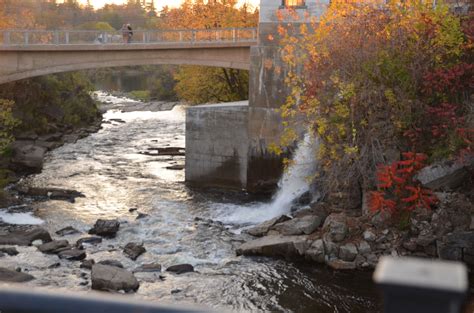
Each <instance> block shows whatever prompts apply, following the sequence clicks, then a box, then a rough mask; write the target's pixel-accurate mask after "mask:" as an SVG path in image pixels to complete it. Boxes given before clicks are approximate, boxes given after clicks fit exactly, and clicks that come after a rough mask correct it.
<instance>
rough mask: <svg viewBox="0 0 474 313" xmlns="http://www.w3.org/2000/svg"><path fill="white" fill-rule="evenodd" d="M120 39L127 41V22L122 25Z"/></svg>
mask: <svg viewBox="0 0 474 313" xmlns="http://www.w3.org/2000/svg"><path fill="white" fill-rule="evenodd" d="M121 31H122V40H123V43H127V42H128V28H127V24H123V25H122V29H121Z"/></svg>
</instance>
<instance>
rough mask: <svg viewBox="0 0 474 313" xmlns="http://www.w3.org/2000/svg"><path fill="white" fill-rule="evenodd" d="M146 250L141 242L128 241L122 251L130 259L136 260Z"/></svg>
mask: <svg viewBox="0 0 474 313" xmlns="http://www.w3.org/2000/svg"><path fill="white" fill-rule="evenodd" d="M145 252H146V249H145V248H144V247H143V244H138V243H135V242H129V243H127V245H126V246H125V248H124V249H123V253H125V255H126V256H128V257H129V258H130V259H132V260H134V261H135V260H136V259H137V258H138V257H139V256H140V255H142V254H143V253H145Z"/></svg>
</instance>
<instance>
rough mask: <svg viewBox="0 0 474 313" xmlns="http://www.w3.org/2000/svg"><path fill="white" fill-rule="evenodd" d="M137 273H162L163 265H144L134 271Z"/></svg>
mask: <svg viewBox="0 0 474 313" xmlns="http://www.w3.org/2000/svg"><path fill="white" fill-rule="evenodd" d="M133 271H134V272H135V273H155V272H161V264H159V263H150V264H143V265H141V266H139V267H137V268H136V269H134V270H133Z"/></svg>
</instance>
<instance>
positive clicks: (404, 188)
mask: <svg viewBox="0 0 474 313" xmlns="http://www.w3.org/2000/svg"><path fill="white" fill-rule="evenodd" d="M402 155H403V160H401V161H398V162H393V163H392V164H390V165H381V166H379V168H378V171H377V181H378V183H377V187H378V189H379V191H373V192H372V193H371V196H370V203H369V205H370V210H371V211H373V212H377V211H388V212H390V213H391V214H392V215H393V214H397V213H401V212H403V211H407V212H410V211H413V210H414V209H416V208H425V209H430V208H431V206H432V205H433V204H434V203H436V201H437V198H436V196H435V195H433V193H432V192H431V190H429V189H426V188H423V187H422V186H421V185H420V183H419V182H418V181H416V180H415V176H416V174H417V173H418V172H419V171H420V170H421V169H422V168H423V167H425V161H426V160H427V158H428V156H427V155H426V154H423V153H414V152H406V153H403V154H402Z"/></svg>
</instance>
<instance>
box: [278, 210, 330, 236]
mask: <svg viewBox="0 0 474 313" xmlns="http://www.w3.org/2000/svg"><path fill="white" fill-rule="evenodd" d="M322 221H323V219H322V217H320V216H317V215H307V216H303V217H297V218H294V219H292V220H289V221H286V222H283V223H279V224H276V225H275V226H273V227H272V229H273V230H276V231H277V232H279V233H280V234H282V235H288V236H292V235H303V234H306V235H309V234H311V233H313V232H314V231H315V230H316V229H317V228H318V227H319V226H321V223H322Z"/></svg>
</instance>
